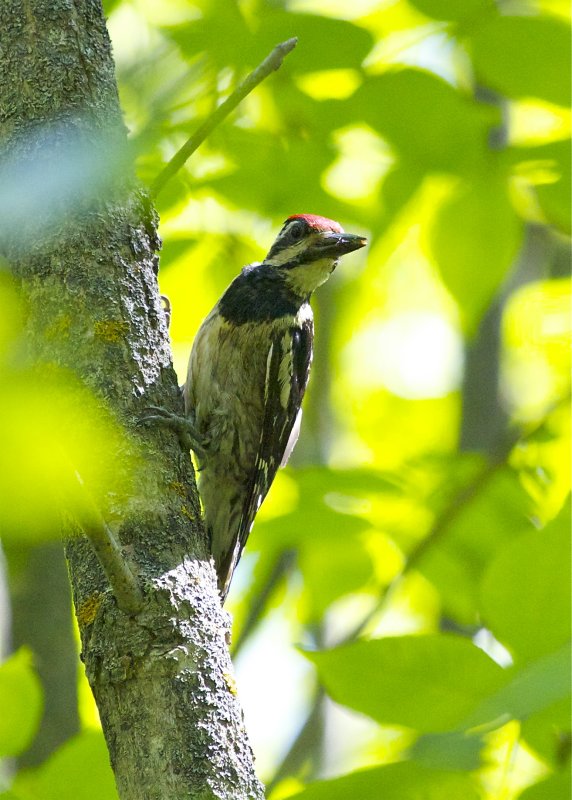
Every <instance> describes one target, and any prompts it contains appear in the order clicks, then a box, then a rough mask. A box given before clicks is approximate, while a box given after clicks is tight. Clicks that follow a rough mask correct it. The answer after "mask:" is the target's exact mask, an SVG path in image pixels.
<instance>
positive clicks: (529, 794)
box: [518, 764, 572, 800]
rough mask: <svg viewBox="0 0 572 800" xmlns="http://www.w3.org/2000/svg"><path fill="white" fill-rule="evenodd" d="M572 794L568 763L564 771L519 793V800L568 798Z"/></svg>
mask: <svg viewBox="0 0 572 800" xmlns="http://www.w3.org/2000/svg"><path fill="white" fill-rule="evenodd" d="M570 796H572V780H571V776H570V764H568V766H567V768H566V769H565V770H563V771H562V772H559V773H557V774H556V775H552V776H551V777H550V778H547V779H546V780H544V781H540V782H539V783H535V784H534V786H529V787H528V789H525V790H524V792H523V793H522V794H519V796H518V800H566V798H569V797H570Z"/></svg>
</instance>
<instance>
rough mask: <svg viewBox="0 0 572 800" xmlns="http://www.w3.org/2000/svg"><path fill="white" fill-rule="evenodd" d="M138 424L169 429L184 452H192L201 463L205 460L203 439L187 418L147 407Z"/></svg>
mask: <svg viewBox="0 0 572 800" xmlns="http://www.w3.org/2000/svg"><path fill="white" fill-rule="evenodd" d="M138 423H139V424H140V425H144V424H147V423H152V424H155V425H163V426H164V427H166V428H170V429H171V430H172V431H174V432H175V433H176V434H177V436H178V437H179V442H180V443H181V447H183V448H184V449H185V450H192V451H193V453H195V454H196V455H197V456H198V458H199V459H200V460H201V461H202V462H203V463H204V461H205V460H206V457H207V451H206V448H205V442H204V439H203V437H202V436H201V435H200V434H199V433H198V432H197V430H196V429H195V426H194V425H193V423H192V421H191V420H190V419H189V418H188V417H181V416H179V415H178V414H174V413H173V412H172V411H167V409H166V408H161V406H147V408H145V409H144V410H143V416H141V417H140V418H139V421H138Z"/></svg>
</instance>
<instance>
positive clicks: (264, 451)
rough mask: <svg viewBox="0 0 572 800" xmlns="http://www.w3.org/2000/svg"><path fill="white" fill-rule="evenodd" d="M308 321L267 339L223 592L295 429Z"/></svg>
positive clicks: (307, 357)
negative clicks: (260, 403)
mask: <svg viewBox="0 0 572 800" xmlns="http://www.w3.org/2000/svg"><path fill="white" fill-rule="evenodd" d="M313 339H314V325H313V321H312V319H306V320H304V321H303V322H301V323H300V324H299V325H296V326H294V327H292V328H289V329H288V330H287V331H285V332H284V333H282V334H277V335H276V336H275V337H274V338H273V340H272V343H271V345H270V349H269V351H268V358H267V362H266V379H265V385H264V414H263V421H262V428H261V431H260V439H259V444H258V452H257V454H256V460H255V463H254V468H253V471H252V476H251V478H250V481H249V484H248V490H247V492H246V496H245V499H244V504H243V507H242V514H241V517H240V524H239V527H238V533H237V539H236V545H235V547H234V548H233V550H231V552H230V553H229V558H228V565H224V568H223V569H222V570H221V571H222V573H223V574H225V575H226V577H225V581H224V587H223V590H222V595H223V597H225V596H226V592H227V591H228V587H229V585H230V580H231V578H232V573H233V571H234V568H235V567H236V565H237V563H238V560H239V558H240V556H241V554H242V550H243V548H244V545H245V544H246V540H247V539H248V535H249V533H250V529H251V528H252V523H253V522H254V517H255V516H256V514H257V512H258V509H259V508H260V506H261V504H262V501H263V500H264V498H265V497H266V494H267V493H268V490H269V489H270V486H271V484H272V481H273V480H274V477H275V475H276V472H277V470H278V467H280V466H284V464H286V462H287V460H288V458H289V456H290V453H291V452H292V450H293V448H294V445H295V444H296V440H297V438H298V433H299V430H300V417H301V413H302V410H301V404H302V398H303V397H304V392H305V391H306V385H307V383H308V376H309V373H310V364H311V363H312V345H313Z"/></svg>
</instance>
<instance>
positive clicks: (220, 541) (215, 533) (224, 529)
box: [199, 476, 244, 602]
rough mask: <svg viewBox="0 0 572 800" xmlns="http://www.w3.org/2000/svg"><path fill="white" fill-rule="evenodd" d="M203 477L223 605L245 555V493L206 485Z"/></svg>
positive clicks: (221, 484) (229, 486)
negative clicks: (242, 531) (242, 534)
mask: <svg viewBox="0 0 572 800" xmlns="http://www.w3.org/2000/svg"><path fill="white" fill-rule="evenodd" d="M204 477H205V476H202V479H201V483H200V486H199V489H200V494H201V498H202V501H203V506H204V510H205V523H206V527H207V532H208V535H209V538H210V546H211V553H212V555H213V558H214V562H215V567H216V572H217V577H218V588H219V592H220V596H221V600H222V602H224V600H225V599H226V596H227V594H228V590H229V588H230V582H231V580H232V574H233V572H234V570H235V567H236V565H237V564H238V561H239V559H240V556H241V554H242V548H243V545H242V543H241V541H240V537H239V528H240V520H241V516H242V509H243V505H244V489H243V487H239V486H237V485H233V484H232V483H226V484H225V483H224V482H222V481H212V482H211V481H209V480H206V481H205V480H204ZM211 487H212V488H211ZM215 487H216V489H215Z"/></svg>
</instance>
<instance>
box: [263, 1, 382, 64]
mask: <svg viewBox="0 0 572 800" xmlns="http://www.w3.org/2000/svg"><path fill="white" fill-rule="evenodd" d="M292 36H297V37H298V45H297V47H296V50H295V51H294V52H293V54H292V56H290V57H289V58H288V59H287V60H286V62H285V66H286V70H287V71H292V72H318V71H321V70H329V69H349V68H352V67H353V68H358V67H360V66H361V64H362V62H363V61H364V59H365V57H366V56H367V54H368V53H369V51H370V50H371V49H372V47H373V45H374V38H373V36H372V35H371V33H370V32H369V31H367V30H366V29H365V28H360V27H359V26H358V25H354V24H353V23H352V22H348V21H346V20H342V19H334V18H333V17H327V16H322V15H314V14H294V13H292V12H291V11H281V10H276V11H273V12H272V13H268V14H265V15H262V17H261V25H260V28H259V29H258V31H257V32H256V39H257V43H258V47H260V48H261V49H265V50H268V51H270V50H271V48H272V47H274V45H276V44H278V42H282V41H284V40H285V39H289V38H290V37H292Z"/></svg>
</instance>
